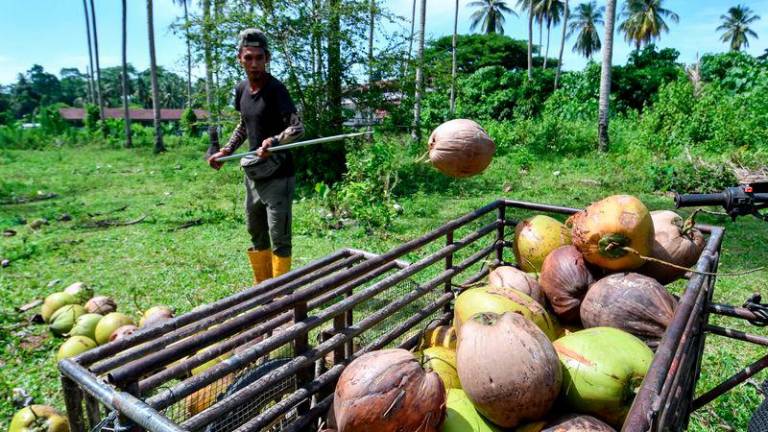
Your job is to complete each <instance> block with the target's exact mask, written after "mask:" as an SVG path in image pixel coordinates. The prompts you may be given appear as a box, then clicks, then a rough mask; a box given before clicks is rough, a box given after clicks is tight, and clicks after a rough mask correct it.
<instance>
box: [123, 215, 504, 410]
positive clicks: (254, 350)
mask: <svg viewBox="0 0 768 432" xmlns="http://www.w3.org/2000/svg"><path fill="white" fill-rule="evenodd" d="M498 204H499V202H496V203H492V204H490V205H488V206H485V207H483V208H482V209H480V210H477V211H474V212H472V213H469V214H467V215H465V216H463V217H461V218H459V219H456V220H454V221H453V222H451V223H449V224H447V225H445V226H443V227H442V228H439V229H437V230H435V231H433V232H432V233H430V234H428V235H426V236H424V237H421V238H418V239H416V240H412V241H410V242H408V243H406V244H404V245H402V246H400V247H398V248H395V249H393V250H392V251H390V252H388V253H386V254H383V255H381V256H380V258H379V259H378V260H377V259H372V260H369V261H366V262H363V263H361V264H360V265H358V266H356V267H354V268H352V269H350V270H349V271H348V272H345V273H344V274H340V275H338V277H336V278H334V279H333V280H332V281H330V282H321V283H319V284H313V285H311V286H309V287H307V288H306V289H302V290H299V291H297V292H295V293H294V294H291V295H287V296H285V297H284V298H283V299H280V300H277V301H275V304H280V306H281V307H282V306H283V305H284V304H292V303H294V302H296V301H298V299H302V298H304V297H306V296H308V295H311V294H313V293H318V292H326V291H327V290H328V289H329V288H333V287H334V284H335V285H338V284H341V283H343V282H346V281H349V280H351V279H354V278H355V277H357V276H359V275H360V274H362V273H364V272H366V271H369V270H370V269H372V268H375V267H377V265H378V266H380V265H382V264H384V263H386V262H389V261H391V260H392V259H395V258H399V257H400V256H401V255H404V254H406V253H407V252H409V251H411V250H413V249H416V248H418V247H421V246H422V245H424V244H427V243H429V242H430V241H432V240H434V239H435V238H439V237H440V236H441V235H442V234H444V232H446V230H447V229H448V228H451V227H454V226H455V225H460V224H465V223H468V222H470V221H472V220H475V219H477V218H479V217H480V216H482V215H484V214H487V213H488V212H490V211H492V210H493V209H494V206H495V205H498ZM495 225H496V222H495V221H494V222H493V223H491V224H489V225H487V226H486V227H485V228H483V229H481V230H480V231H477V232H475V233H473V234H470V235H469V236H467V237H465V238H464V239H462V240H461V241H460V242H456V243H454V244H453V245H451V246H450V247H444V248H442V249H440V250H439V251H438V252H437V253H435V254H433V255H431V256H429V257H427V258H424V259H422V260H421V261H418V262H417V263H415V264H413V265H411V266H409V267H408V268H406V269H405V270H403V271H401V272H399V273H397V274H396V275H393V276H390V277H388V278H386V279H384V280H382V281H380V282H378V283H377V284H375V285H373V286H371V287H369V288H367V289H366V290H364V291H361V292H359V293H355V294H353V295H352V296H351V297H349V298H348V299H346V300H343V301H341V302H339V303H337V304H335V305H333V306H331V307H329V308H328V309H326V310H325V311H323V312H322V313H321V314H319V315H318V317H317V318H310V319H309V320H308V321H307V322H303V323H296V324H294V325H293V326H292V327H290V328H288V329H286V330H285V331H283V332H281V333H280V334H279V335H277V336H274V337H272V338H270V339H267V340H265V341H262V342H260V343H258V344H256V345H254V346H253V347H251V348H250V349H248V350H246V351H244V352H242V353H239V354H235V355H233V356H232V357H230V358H229V359H227V360H225V361H223V362H221V363H219V364H218V365H216V366H214V367H212V368H211V369H209V370H207V371H206V373H204V374H200V375H197V376H194V377H192V378H190V379H188V380H186V381H184V382H182V383H180V384H178V385H176V386H174V387H173V388H171V389H166V390H164V391H162V392H161V393H158V394H157V395H155V396H153V397H152V398H150V399H149V400H148V401H147V402H148V403H149V404H150V405H152V406H154V407H156V408H158V409H163V408H165V407H167V406H168V404H170V403H173V402H175V401H178V400H180V399H181V398H183V397H185V396H187V395H189V394H191V393H192V392H194V391H196V390H199V389H200V388H202V387H204V386H206V385H208V384H210V383H211V382H213V381H215V380H218V379H220V378H222V377H223V376H225V375H227V374H228V373H230V372H232V371H234V370H236V369H238V368H241V367H243V366H245V365H246V364H248V363H250V362H251V361H252V360H254V359H256V358H258V357H261V356H263V355H265V354H266V353H268V352H270V351H271V350H272V349H274V348H277V347H279V346H281V345H284V344H285V343H288V342H289V341H291V340H292V339H293V336H294V335H295V334H297V333H300V332H308V331H309V330H311V329H313V328H315V327H317V326H319V325H320V324H321V323H322V322H323V320H324V319H326V318H331V317H333V316H335V315H337V314H339V313H343V312H346V311H347V310H350V309H352V307H353V306H354V305H355V304H357V303H359V302H361V301H364V300H367V299H368V298H370V297H372V296H374V295H376V294H377V293H379V292H381V291H383V290H385V289H387V288H388V287H390V286H392V285H395V284H397V283H399V282H401V281H403V280H405V279H407V278H409V277H410V276H412V275H413V274H415V273H416V272H418V271H419V270H421V269H423V268H425V267H427V266H429V265H431V264H434V263H435V262H436V261H438V260H440V259H442V258H444V257H445V256H446V254H448V253H451V252H455V251H457V250H459V249H461V248H463V247H465V246H466V245H467V244H468V243H470V242H472V241H474V240H477V239H479V238H481V237H482V236H483V235H485V234H487V233H489V232H492V231H493V230H494V229H495ZM377 261H380V262H377ZM270 306H271V305H267V306H264V307H262V308H268V307H270ZM126 376H128V375H126Z"/></svg>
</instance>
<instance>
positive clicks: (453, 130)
mask: <svg viewBox="0 0 768 432" xmlns="http://www.w3.org/2000/svg"><path fill="white" fill-rule="evenodd" d="M495 151H496V144H494V143H493V140H491V138H490V137H489V136H488V133H487V132H485V130H484V129H483V128H482V127H480V125H479V124H477V123H475V122H474V121H472V120H467V119H456V120H450V121H447V122H445V123H443V124H441V125H440V126H438V127H437V128H436V129H435V130H434V131H433V132H432V135H430V136H429V160H430V161H431V162H432V165H434V166H435V168H437V169H438V170H440V172H442V173H443V174H445V175H447V176H451V177H457V178H461V177H470V176H473V175H475V174H479V173H481V172H483V170H485V169H486V168H487V167H488V165H490V163H491V159H492V158H493V153H494V152H495Z"/></svg>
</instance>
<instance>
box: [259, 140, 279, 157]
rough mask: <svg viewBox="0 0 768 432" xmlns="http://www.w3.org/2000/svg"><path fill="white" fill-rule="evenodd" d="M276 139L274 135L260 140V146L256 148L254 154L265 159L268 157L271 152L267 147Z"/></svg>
mask: <svg viewBox="0 0 768 432" xmlns="http://www.w3.org/2000/svg"><path fill="white" fill-rule="evenodd" d="M275 141H277V140H276V139H275V138H274V137H269V138H267V139H265V140H264V141H262V142H261V147H259V148H258V149H256V156H258V157H260V158H262V159H266V158H268V157H269V156H270V155H271V153H270V152H269V148H270V147H272V144H274V142H275Z"/></svg>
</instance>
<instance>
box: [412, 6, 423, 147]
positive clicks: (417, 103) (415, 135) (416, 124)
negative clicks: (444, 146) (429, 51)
mask: <svg viewBox="0 0 768 432" xmlns="http://www.w3.org/2000/svg"><path fill="white" fill-rule="evenodd" d="M419 14H420V15H419V45H418V47H417V48H416V57H417V59H416V92H415V94H414V105H413V130H412V131H411V139H412V140H413V141H415V142H417V143H420V142H421V93H422V92H423V91H424V30H425V27H426V21H427V17H426V15H427V0H421V6H420V8H419Z"/></svg>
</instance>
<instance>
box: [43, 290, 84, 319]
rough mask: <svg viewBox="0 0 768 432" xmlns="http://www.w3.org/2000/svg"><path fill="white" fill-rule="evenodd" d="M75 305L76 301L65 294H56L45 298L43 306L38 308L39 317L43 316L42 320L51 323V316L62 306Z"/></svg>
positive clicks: (71, 296)
mask: <svg viewBox="0 0 768 432" xmlns="http://www.w3.org/2000/svg"><path fill="white" fill-rule="evenodd" d="M71 304H77V299H76V298H75V297H74V296H73V295H71V294H67V293H65V292H56V293H53V294H51V295H49V296H48V297H46V298H45V301H43V306H42V307H41V308H40V315H42V316H43V320H44V321H45V322H47V323H49V322H51V316H52V315H53V313H54V312H56V311H57V310H59V309H60V308H61V307H62V306H66V305H71Z"/></svg>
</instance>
